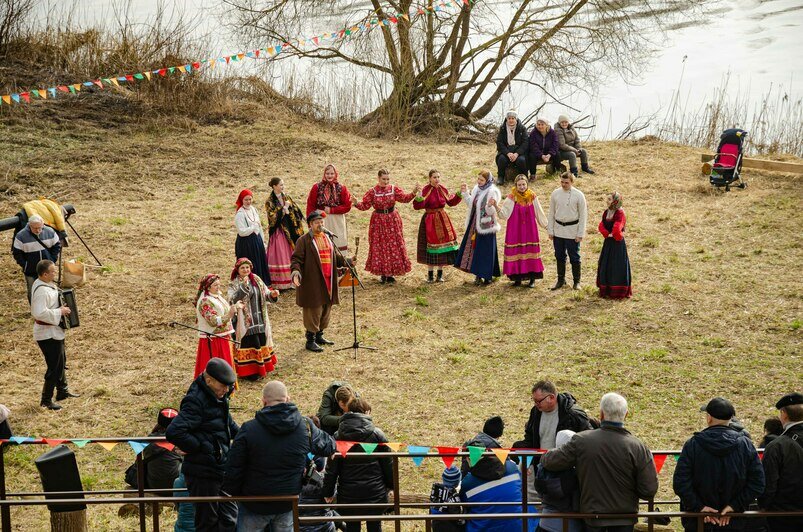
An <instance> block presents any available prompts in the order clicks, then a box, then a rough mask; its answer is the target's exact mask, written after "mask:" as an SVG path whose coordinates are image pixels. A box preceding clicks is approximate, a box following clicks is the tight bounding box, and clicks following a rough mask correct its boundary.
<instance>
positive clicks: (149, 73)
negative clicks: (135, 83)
mask: <svg viewBox="0 0 803 532" xmlns="http://www.w3.org/2000/svg"><path fill="white" fill-rule="evenodd" d="M143 74H145V77H146V78H148V81H150V80H151V72H150V70H147V71H145V72H143Z"/></svg>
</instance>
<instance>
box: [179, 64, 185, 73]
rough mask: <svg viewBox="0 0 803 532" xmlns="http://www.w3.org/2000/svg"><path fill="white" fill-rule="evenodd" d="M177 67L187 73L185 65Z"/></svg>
mask: <svg viewBox="0 0 803 532" xmlns="http://www.w3.org/2000/svg"><path fill="white" fill-rule="evenodd" d="M178 69H179V70H180V71H181V72H184V73H185V74H186V73H187V67H185V66H184V65H179V67H178Z"/></svg>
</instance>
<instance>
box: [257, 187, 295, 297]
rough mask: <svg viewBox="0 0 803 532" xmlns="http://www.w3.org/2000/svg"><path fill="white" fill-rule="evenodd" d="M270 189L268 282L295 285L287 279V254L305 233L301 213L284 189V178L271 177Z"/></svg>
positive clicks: (267, 206)
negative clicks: (269, 280) (271, 190)
mask: <svg viewBox="0 0 803 532" xmlns="http://www.w3.org/2000/svg"><path fill="white" fill-rule="evenodd" d="M268 184H269V185H270V186H271V188H273V192H271V193H270V197H269V198H268V201H266V202H265V209H266V210H267V212H268V235H269V238H268V254H267V257H268V259H267V260H268V272H269V273H270V279H271V281H272V284H271V286H273V288H276V289H277V290H290V289H291V288H294V286H293V283H292V281H291V280H290V257H291V256H292V255H293V250H294V249H295V245H296V240H298V238H299V237H300V236H301V235H303V234H304V223H303V221H302V220H303V219H304V215H303V214H302V213H301V209H299V208H298V206H297V205H296V203H295V202H294V201H293V200H292V198H290V196H288V195H286V194H285V193H284V181H282V179H281V178H278V177H274V178H273V179H271V180H270V183H268Z"/></svg>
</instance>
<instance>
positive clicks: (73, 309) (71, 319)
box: [59, 288, 81, 330]
mask: <svg viewBox="0 0 803 532" xmlns="http://www.w3.org/2000/svg"><path fill="white" fill-rule="evenodd" d="M59 302H60V303H61V304H62V305H64V306H67V307H69V308H70V315H69V316H62V317H61V322H59V327H61V328H62V329H65V330H66V329H72V328H73V327H78V326H79V325H80V324H81V322H80V320H79V319H78V304H77V303H76V302H75V291H74V290H73V289H72V288H67V289H65V290H60V291H59Z"/></svg>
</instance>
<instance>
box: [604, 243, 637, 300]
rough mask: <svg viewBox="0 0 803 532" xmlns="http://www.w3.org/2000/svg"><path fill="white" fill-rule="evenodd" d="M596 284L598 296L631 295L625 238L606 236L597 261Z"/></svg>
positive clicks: (618, 296)
mask: <svg viewBox="0 0 803 532" xmlns="http://www.w3.org/2000/svg"><path fill="white" fill-rule="evenodd" d="M597 286H598V287H599V295H600V297H609V298H611V299H626V298H628V297H630V296H631V295H633V290H632V288H631V286H630V260H629V259H628V257H627V245H626V244H625V240H624V239H622V240H619V241H617V240H615V239H614V238H612V237H611V238H606V239H605V243H604V244H602V251H601V252H600V254H599V262H598V263H597Z"/></svg>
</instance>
